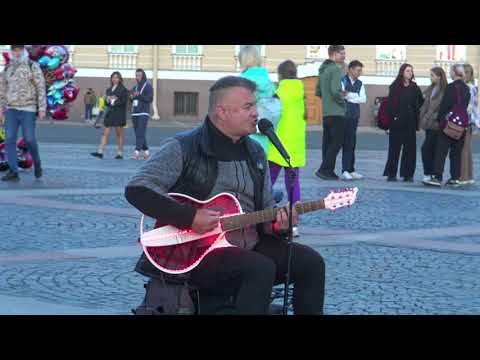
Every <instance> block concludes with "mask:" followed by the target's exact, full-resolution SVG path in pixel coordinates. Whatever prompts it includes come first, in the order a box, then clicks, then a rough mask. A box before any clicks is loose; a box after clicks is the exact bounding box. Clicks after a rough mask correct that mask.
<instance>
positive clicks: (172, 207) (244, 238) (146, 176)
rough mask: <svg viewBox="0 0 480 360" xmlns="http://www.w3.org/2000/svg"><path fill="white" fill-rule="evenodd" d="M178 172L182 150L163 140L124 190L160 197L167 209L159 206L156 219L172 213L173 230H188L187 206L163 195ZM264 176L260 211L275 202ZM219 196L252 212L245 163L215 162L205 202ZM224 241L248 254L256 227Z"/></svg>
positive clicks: (268, 226)
mask: <svg viewBox="0 0 480 360" xmlns="http://www.w3.org/2000/svg"><path fill="white" fill-rule="evenodd" d="M232 145H233V144H232ZM233 146H237V145H233ZM264 166H265V169H268V167H267V164H266V163H265V164H264ZM182 169H183V157H182V148H181V145H180V142H179V141H178V140H176V139H173V138H172V139H169V140H167V141H166V142H165V143H164V144H163V145H162V146H161V148H160V150H159V151H158V152H157V153H155V154H154V155H153V156H152V158H151V159H150V160H149V161H148V162H147V163H146V164H145V165H144V166H143V167H142V168H141V169H140V171H139V172H138V173H137V174H136V175H134V177H133V178H132V179H131V181H130V182H129V184H128V185H127V187H144V188H147V189H150V190H152V191H154V192H155V193H156V194H158V195H161V196H162V197H163V198H165V200H166V201H167V203H166V204H168V205H167V206H163V208H162V210H159V211H158V213H157V215H160V217H157V218H161V217H163V216H166V217H168V216H170V215H171V214H172V212H173V213H176V216H175V217H176V218H178V221H180V223H172V221H173V220H171V221H170V222H169V223H171V224H172V225H174V226H180V225H185V226H191V224H192V222H193V218H194V216H195V210H194V209H193V210H192V209H191V208H189V207H187V206H180V205H178V203H176V202H175V201H174V200H173V199H171V198H170V197H168V195H167V194H168V192H169V189H171V188H172V187H173V186H174V185H175V183H176V182H177V180H178V178H179V177H180V175H181V173H182ZM265 174H266V176H265V179H264V191H263V194H264V199H263V207H264V208H272V207H273V206H274V204H275V201H274V199H273V197H272V186H271V182H270V173H269V171H266V172H265ZM222 192H228V193H230V194H232V195H234V196H235V197H236V198H237V199H238V200H239V202H240V204H241V206H242V209H243V211H244V212H246V213H248V212H252V211H254V201H253V199H254V191H253V181H252V179H251V176H250V172H249V170H248V165H247V162H246V160H230V161H219V162H218V177H217V180H216V183H215V185H214V187H213V189H212V192H211V194H210V195H209V198H211V197H213V196H215V195H217V194H219V193H222ZM129 201H130V199H129ZM147 215H148V214H147ZM181 218H183V219H181ZM265 231H266V232H267V233H271V224H265ZM227 240H228V241H229V242H231V243H232V244H233V245H236V246H239V247H241V248H245V249H249V250H251V249H253V248H254V247H255V245H256V244H257V242H258V240H259V238H258V233H257V231H256V227H255V226H251V227H248V228H246V229H243V230H239V231H234V232H231V233H228V234H227Z"/></svg>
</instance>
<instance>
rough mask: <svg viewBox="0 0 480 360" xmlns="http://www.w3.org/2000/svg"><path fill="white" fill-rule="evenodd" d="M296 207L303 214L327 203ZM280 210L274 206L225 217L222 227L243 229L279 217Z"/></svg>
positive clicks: (315, 202) (298, 205)
mask: <svg viewBox="0 0 480 360" xmlns="http://www.w3.org/2000/svg"><path fill="white" fill-rule="evenodd" d="M295 209H296V210H297V213H298V214H299V215H301V214H305V213H308V212H312V211H316V210H321V209H325V203H324V201H323V200H317V201H309V202H304V203H299V204H297V205H295ZM279 210H280V209H279V208H272V209H266V210H261V211H255V212H252V213H248V214H241V215H234V216H230V217H225V218H223V219H222V221H221V225H222V229H223V231H233V230H238V229H242V228H244V227H246V226H249V225H256V224H262V223H266V222H270V221H274V220H275V219H276V218H277V212H278V211H279Z"/></svg>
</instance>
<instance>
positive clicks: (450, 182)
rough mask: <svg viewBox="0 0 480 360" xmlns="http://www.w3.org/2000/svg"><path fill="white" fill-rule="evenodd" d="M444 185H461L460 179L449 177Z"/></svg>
mask: <svg viewBox="0 0 480 360" xmlns="http://www.w3.org/2000/svg"><path fill="white" fill-rule="evenodd" d="M445 185H446V186H451V187H459V186H461V185H462V184H461V183H460V181H458V180H453V179H449V180H448V181H447V182H446V183H445Z"/></svg>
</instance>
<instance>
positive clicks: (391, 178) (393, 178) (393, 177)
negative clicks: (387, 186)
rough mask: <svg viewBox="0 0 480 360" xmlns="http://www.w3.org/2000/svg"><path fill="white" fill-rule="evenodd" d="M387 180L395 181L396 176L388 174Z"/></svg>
mask: <svg viewBox="0 0 480 360" xmlns="http://www.w3.org/2000/svg"><path fill="white" fill-rule="evenodd" d="M387 181H390V182H395V181H397V177H396V176H389V177H388V178H387Z"/></svg>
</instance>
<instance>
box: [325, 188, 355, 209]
mask: <svg viewBox="0 0 480 360" xmlns="http://www.w3.org/2000/svg"><path fill="white" fill-rule="evenodd" d="M357 193H358V188H357V187H354V188H345V189H339V190H332V191H330V194H328V196H327V197H326V198H325V199H323V202H324V203H325V209H329V210H336V209H339V208H342V207H346V206H351V205H352V204H353V203H354V202H355V201H356V200H357Z"/></svg>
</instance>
